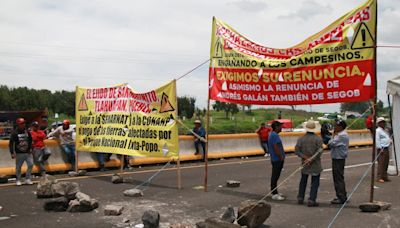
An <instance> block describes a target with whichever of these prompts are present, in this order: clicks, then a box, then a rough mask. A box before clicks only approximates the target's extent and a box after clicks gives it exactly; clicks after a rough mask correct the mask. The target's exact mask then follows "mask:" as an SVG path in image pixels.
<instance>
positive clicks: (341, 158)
mask: <svg viewBox="0 0 400 228" xmlns="http://www.w3.org/2000/svg"><path fill="white" fill-rule="evenodd" d="M346 127H347V124H346V122H345V121H344V120H337V121H336V122H335V128H334V132H333V137H332V139H331V140H330V141H329V143H328V146H329V148H330V149H331V157H332V175H333V183H334V186H335V191H336V197H337V198H335V199H333V200H332V201H331V203H332V204H344V203H345V202H346V201H347V193H346V185H345V182H344V166H345V163H346V158H347V154H348V153H349V135H348V134H347V132H346V131H345V129H346Z"/></svg>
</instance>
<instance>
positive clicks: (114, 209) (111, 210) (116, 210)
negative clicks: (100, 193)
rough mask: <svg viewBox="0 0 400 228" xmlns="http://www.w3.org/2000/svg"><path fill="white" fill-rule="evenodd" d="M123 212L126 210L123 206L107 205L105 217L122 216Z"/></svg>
mask: <svg viewBox="0 0 400 228" xmlns="http://www.w3.org/2000/svg"><path fill="white" fill-rule="evenodd" d="M122 210H124V207H123V206H118V205H107V206H106V207H105V208H104V215H107V216H110V215H113V216H118V215H120V214H122Z"/></svg>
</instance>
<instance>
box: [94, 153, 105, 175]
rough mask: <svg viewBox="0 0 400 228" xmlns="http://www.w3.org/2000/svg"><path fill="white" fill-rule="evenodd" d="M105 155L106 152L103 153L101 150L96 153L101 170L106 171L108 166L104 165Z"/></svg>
mask: <svg viewBox="0 0 400 228" xmlns="http://www.w3.org/2000/svg"><path fill="white" fill-rule="evenodd" d="M105 156H106V153H101V152H97V153H96V157H97V161H98V162H99V168H100V171H106V168H105V165H104V164H105Z"/></svg>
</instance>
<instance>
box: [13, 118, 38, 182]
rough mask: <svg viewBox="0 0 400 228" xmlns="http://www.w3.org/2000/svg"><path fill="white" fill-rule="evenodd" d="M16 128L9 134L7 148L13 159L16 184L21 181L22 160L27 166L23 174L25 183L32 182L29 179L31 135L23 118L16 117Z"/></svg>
mask: <svg viewBox="0 0 400 228" xmlns="http://www.w3.org/2000/svg"><path fill="white" fill-rule="evenodd" d="M16 123H17V128H16V129H15V131H13V133H12V134H11V137H10V141H9V149H10V154H11V158H12V159H15V170H16V176H17V180H16V185H17V186H20V185H22V183H21V167H22V164H23V163H24V162H26V165H27V166H28V169H27V171H26V175H25V184H29V185H31V184H33V183H32V180H31V172H32V167H33V157H32V152H31V149H32V136H31V134H30V133H29V131H28V130H27V129H26V128H25V120H24V119H23V118H18V119H17V120H16Z"/></svg>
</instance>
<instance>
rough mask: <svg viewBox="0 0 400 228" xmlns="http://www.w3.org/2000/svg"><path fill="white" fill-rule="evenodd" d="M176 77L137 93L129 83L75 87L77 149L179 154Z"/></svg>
mask: <svg viewBox="0 0 400 228" xmlns="http://www.w3.org/2000/svg"><path fill="white" fill-rule="evenodd" d="M176 110H177V102H176V82H175V80H174V81H172V82H170V83H168V84H167V85H164V86H162V87H160V88H158V89H155V90H152V91H150V92H146V93H137V92H135V91H134V90H132V88H131V87H129V86H128V85H118V86H114V87H106V88H82V87H77V89H76V124H77V126H76V145H77V150H78V151H88V152H107V153H115V154H125V155H131V156H137V157H171V158H176V157H178V153H179V143H178V128H177V122H176V121H175V120H176V118H177V112H176Z"/></svg>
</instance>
